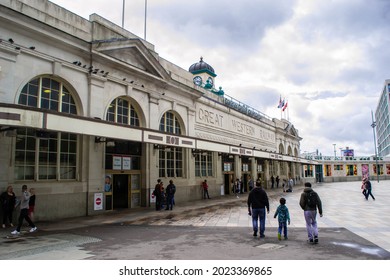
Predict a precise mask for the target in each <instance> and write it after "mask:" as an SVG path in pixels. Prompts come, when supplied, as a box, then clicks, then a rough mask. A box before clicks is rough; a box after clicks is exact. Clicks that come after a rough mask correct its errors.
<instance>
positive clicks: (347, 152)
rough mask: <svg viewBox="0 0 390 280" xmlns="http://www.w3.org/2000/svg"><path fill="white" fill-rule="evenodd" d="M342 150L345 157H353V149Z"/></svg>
mask: <svg viewBox="0 0 390 280" xmlns="http://www.w3.org/2000/svg"><path fill="white" fill-rule="evenodd" d="M342 152H343V156H345V157H353V156H354V154H355V153H354V150H353V149H346V150H342Z"/></svg>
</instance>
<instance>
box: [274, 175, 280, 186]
mask: <svg viewBox="0 0 390 280" xmlns="http://www.w3.org/2000/svg"><path fill="white" fill-rule="evenodd" d="M275 181H276V188H279V182H280V179H279V175H277V176H276V179H275Z"/></svg>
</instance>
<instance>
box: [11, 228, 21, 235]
mask: <svg viewBox="0 0 390 280" xmlns="http://www.w3.org/2000/svg"><path fill="white" fill-rule="evenodd" d="M11 234H13V235H18V234H20V231H17V230H16V229H15V230H14V231H13V232H11Z"/></svg>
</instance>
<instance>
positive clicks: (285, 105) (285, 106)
mask: <svg viewBox="0 0 390 280" xmlns="http://www.w3.org/2000/svg"><path fill="white" fill-rule="evenodd" d="M287 103H288V101H286V104H284V106H283V109H282V112H284V110H286V108H287Z"/></svg>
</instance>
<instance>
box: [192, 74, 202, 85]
mask: <svg viewBox="0 0 390 280" xmlns="http://www.w3.org/2000/svg"><path fill="white" fill-rule="evenodd" d="M194 84H195V85H197V86H201V85H202V78H201V77H199V76H195V77H194Z"/></svg>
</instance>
